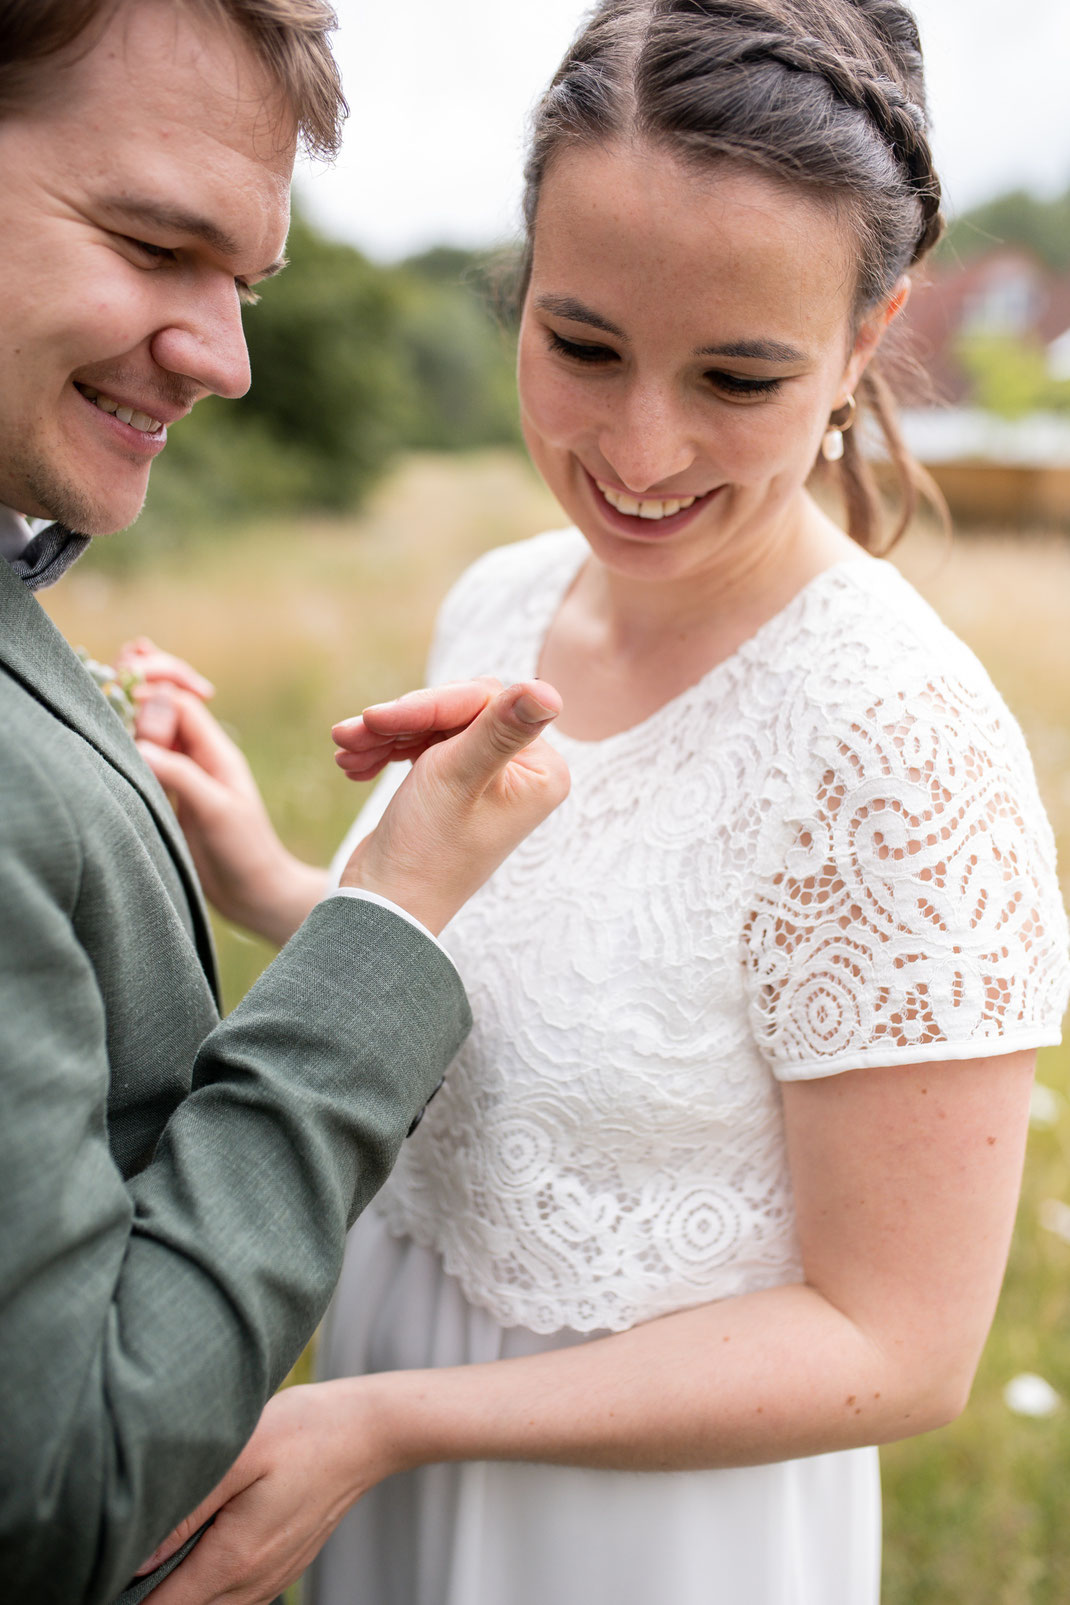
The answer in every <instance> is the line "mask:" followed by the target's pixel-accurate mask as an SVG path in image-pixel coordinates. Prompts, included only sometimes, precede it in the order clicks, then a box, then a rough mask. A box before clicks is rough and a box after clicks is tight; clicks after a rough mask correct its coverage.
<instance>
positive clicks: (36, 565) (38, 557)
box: [8, 524, 89, 591]
mask: <svg viewBox="0 0 1070 1605" xmlns="http://www.w3.org/2000/svg"><path fill="white" fill-rule="evenodd" d="M88 545H89V536H88V535H75V534H74V533H73V532H72V531H71V530H69V529H64V527H63V525H62V524H49V526H48V528H47V529H43V530H41V532H40V534H38V535H35V536H34V538H33V540H32V541H31V542H30V544H29V545H28V546H24V547H23V549H22V551H21V552H20V553H19V554H18V556H17V557H12V558H9V559H8V561H9V562H10V564H11V567H12V568H13V569H14V571H15V573H16V574H17V575H18V577H19V579H20V580H22V582H23V584H24V585H25V586H26V587H27V589H28V590H31V591H43V590H44V589H45V587H46V586H48V585H55V583H56V581H57V580H58V579H59V578H60V576H61V575H62V574H65V573H66V572H67V570H68V569H69V568H70V566H71V564H72V563H73V562H75V561H76V560H77V559H78V558H79V557H81V555H82V553H83V552H84V551H85V549H86V547H87V546H88Z"/></svg>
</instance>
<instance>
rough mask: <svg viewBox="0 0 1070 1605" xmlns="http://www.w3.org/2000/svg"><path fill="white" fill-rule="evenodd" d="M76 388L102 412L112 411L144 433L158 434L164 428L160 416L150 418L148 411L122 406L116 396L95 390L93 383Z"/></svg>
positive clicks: (123, 421) (122, 420)
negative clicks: (136, 410)
mask: <svg viewBox="0 0 1070 1605" xmlns="http://www.w3.org/2000/svg"><path fill="white" fill-rule="evenodd" d="M76 388H77V389H78V390H79V391H80V393H81V394H82V395H83V396H84V397H85V399H86V400H87V401H91V402H92V403H93V405H94V407H99V408H100V410H101V412H110V413H111V414H112V415H113V417H116V418H118V420H119V422H120V423H124V424H130V425H131V426H132V427H133V428H134V429H140V430H141V432H142V434H144V435H158V434H159V433H160V430H161V429H162V428H163V424H162V423H161V422H160V420H159V419H158V418H150V417H149V415H148V413H147V412H135V411H134V409H133V407H120V405H119V403H118V402H117V401H116V400H115V399H114V397H112V396H103V395H101V393H100V391H99V390H94V389H93V388H92V386H91V385H78V386H77V387H76Z"/></svg>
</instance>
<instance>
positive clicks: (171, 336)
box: [150, 282, 252, 401]
mask: <svg viewBox="0 0 1070 1605" xmlns="http://www.w3.org/2000/svg"><path fill="white" fill-rule="evenodd" d="M150 349H151V352H152V358H153V361H154V362H156V363H157V364H158V366H159V367H161V368H165V369H166V370H167V371H168V372H169V373H174V374H178V375H181V376H182V377H183V378H185V379H192V380H193V382H194V384H197V385H200V386H201V387H202V389H204V390H210V391H211V392H212V393H213V395H217V396H225V397H226V398H227V399H228V400H231V401H234V400H236V399H237V397H238V396H244V394H245V392H246V391H247V390H248V388H249V385H250V382H251V377H252V375H251V372H250V369H249V351H248V347H247V346H246V344H245V330H244V329H243V328H242V321H241V303H240V301H239V300H238V293H237V290H236V288H235V286H234V284H233V283H232V282H226V283H222V284H219V285H218V286H213V287H212V288H211V289H210V290H199V291H198V292H197V294H196V299H195V300H194V301H193V302H192V303H191V305H190V307H188V308H186V309H184V312H183V315H182V316H181V317H176V318H175V319H174V320H173V321H172V322H170V323H168V324H166V325H165V326H164V327H163V328H162V329H159V330H158V331H157V333H156V334H155V335H154V336H153V338H152V340H151V342H150Z"/></svg>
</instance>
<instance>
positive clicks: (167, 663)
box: [115, 635, 215, 699]
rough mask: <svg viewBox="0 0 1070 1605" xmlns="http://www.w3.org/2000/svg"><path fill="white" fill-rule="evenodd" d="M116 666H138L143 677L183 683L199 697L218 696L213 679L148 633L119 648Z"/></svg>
mask: <svg viewBox="0 0 1070 1605" xmlns="http://www.w3.org/2000/svg"><path fill="white" fill-rule="evenodd" d="M115 666H116V668H122V669H136V670H137V672H138V674H139V675H140V676H141V678H142V679H143V680H146V681H148V682H150V683H153V682H157V681H162V682H165V683H167V684H169V685H176V686H180V687H181V688H182V690H184V691H189V692H190V693H191V694H192V695H193V696H195V697H201V698H202V699H207V698H209V697H214V696H215V686H214V685H213V684H212V682H211V680H206V679H205V677H204V675H203V674H198V672H197V670H196V669H195V668H194V667H193V666H192V664H190V663H187V662H186V660H185V658H179V657H176V656H175V655H174V653H173V652H163V651H161V649H160V648H159V647H158V646H157V645H156V644H155V642H154V641H150V640H149V638H148V636H147V635H139V636H137V637H136V638H135V639H134V640H133V641H127V642H125V643H124V644H123V645H122V646H121V647H120V648H119V655H118V657H117V658H116V660H115Z"/></svg>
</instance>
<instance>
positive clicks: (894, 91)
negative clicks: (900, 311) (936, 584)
mask: <svg viewBox="0 0 1070 1605" xmlns="http://www.w3.org/2000/svg"><path fill="white" fill-rule="evenodd" d="M618 139H639V140H644V141H647V142H650V143H653V144H655V145H657V146H659V147H660V148H662V149H666V150H669V151H671V152H672V153H673V154H674V155H675V156H677V157H679V158H680V159H681V160H682V161H684V162H687V163H691V164H694V165H695V166H696V167H704V166H706V165H708V164H709V163H711V162H718V161H730V162H733V163H744V164H747V165H749V166H752V167H756V168H758V169H759V170H760V171H762V172H763V173H765V174H767V175H769V176H770V177H771V178H774V179H776V180H778V181H780V182H783V183H785V184H786V185H789V186H792V187H795V188H798V187H800V186H802V187H806V188H808V189H810V190H811V191H812V192H813V193H814V194H815V195H818V196H821V197H823V198H825V199H827V200H828V201H829V202H830V204H832V205H834V206H835V207H836V208H837V209H838V211H839V212H840V214H841V215H842V216H843V217H844V219H845V221H846V222H847V224H848V225H849V226H850V227H851V228H852V229H853V230H854V234H855V238H856V240H857V247H858V249H857V266H858V274H857V286H856V297H855V308H854V312H855V318H856V319H857V320H861V318H862V317H864V315H865V314H866V313H867V312H868V311H869V310H870V309H871V308H873V307H875V306H877V305H879V304H880V303H881V302H882V301H883V300H885V299H886V298H887V297H888V296H889V295H890V294H891V293H892V291H893V289H894V287H895V285H896V283H897V281H898V280H899V279H900V278H901V277H902V275H903V274H904V273H905V272H906V271H907V270H908V269H910V268H913V267H915V266H916V265H917V264H918V263H919V262H920V261H921V260H922V258H923V257H924V256H925V255H926V253H927V252H928V251H929V250H930V249H931V247H932V246H933V245H934V244H935V243H936V241H937V240H938V239H939V237H940V234H941V231H942V227H943V220H942V218H941V214H940V183H939V180H938V178H937V176H936V171H935V169H934V167H933V160H932V152H931V150H930V147H929V139H928V120H927V115H926V109H925V85H924V77H923V71H922V59H921V46H920V42H919V38H918V30H917V24H916V23H915V21H914V18H913V16H912V15H911V13H910V12H909V11H908V10H907V8H906V7H905V6H903V5H900V4H898V0H602V3H601V4H600V5H598V6H597V7H596V8H595V10H594V12H593V14H592V15H591V17H590V18H589V20H588V21H587V23H586V24H585V26H584V27H583V28H582V30H581V31H580V33H579V34H578V36H577V38H576V39H575V41H574V42H573V44H572V47H571V48H570V50H569V51H568V54H567V55H566V56H565V59H564V61H563V62H562V63H561V66H560V67H559V69H558V71H557V74H556V76H555V77H554V79H553V82H552V83H551V85H550V87H549V89H548V90H547V92H546V94H545V96H544V97H543V99H542V101H541V103H540V104H539V106H538V107H537V109H536V111H535V114H534V124H533V132H532V141H531V148H530V154H529V157H528V163H527V167H526V169H525V180H526V185H525V194H524V218H525V223H526V227H527V248H526V253H525V260H524V265H523V268H522V290H526V284H527V279H528V278H529V276H530V272H531V257H532V251H533V246H534V234H535V221H536V215H537V212H538V205H539V192H540V189H541V186H542V182H543V179H544V177H545V175H546V173H547V171H548V169H549V167H550V165H551V163H552V161H553V159H554V157H555V156H556V155H557V153H558V152H559V151H560V150H561V149H563V148H564V147H566V146H576V145H583V144H605V143H608V142H609V141H612V140H618ZM857 400H858V403H859V415H860V422H861V418H862V415H863V414H864V413H865V412H867V411H868V413H869V415H870V416H871V417H872V418H874V419H875V421H876V422H877V424H878V425H879V427H880V429H881V432H882V434H883V436H884V440H885V443H886V447H887V451H888V455H889V458H890V460H891V462H892V464H893V466H894V468H895V471H896V474H897V477H898V480H899V491H900V504H901V505H900V516H899V519H898V521H897V525H896V528H895V529H894V531H893V532H892V535H891V537H890V539H889V540H888V541H887V542H886V543H885V547H887V546H890V545H892V544H894V542H895V541H896V540H897V539H898V538H899V536H900V535H901V534H902V532H903V530H904V529H905V528H906V526H907V524H908V523H909V522H910V519H911V518H912V516H913V514H914V512H915V510H916V507H917V503H918V498H919V492H920V493H923V494H925V495H926V496H927V497H928V498H929V499H930V500H932V501H934V502H935V503H936V505H937V507H938V508H939V507H942V498H941V497H940V494H939V492H938V491H937V490H936V489H935V487H934V486H933V484H932V481H931V480H930V478H929V476H928V475H927V474H926V473H925V470H924V469H923V468H921V466H920V465H919V464H918V463H916V462H915V461H914V460H913V458H912V457H911V456H910V453H909V452H908V450H907V448H906V446H905V444H904V442H903V439H902V435H901V433H900V430H899V426H898V422H897V418H896V407H895V401H894V398H893V394H892V391H891V388H890V386H889V384H888V382H887V380H886V379H884V378H883V376H882V375H881V372H880V369H879V367H878V365H877V364H876V363H871V364H870V367H869V368H868V369H867V371H866V374H865V376H864V377H863V380H862V383H861V385H860V386H859V392H858V397H857ZM860 432H861V431H860V430H858V429H855V430H851V431H850V432H848V433H847V434H846V435H845V436H844V447H845V450H844V455H843V458H842V459H841V462H840V463H839V465H838V470H837V471H838V473H839V475H840V481H841V487H842V491H843V496H844V503H845V507H846V513H847V527H848V533H849V534H850V535H851V536H853V538H854V539H855V540H856V541H858V542H859V543H860V544H861V545H863V546H865V547H867V548H869V549H875V548H876V547H877V546H878V545H879V544H880V531H881V526H882V523H883V516H882V515H883V509H882V505H881V500H880V496H879V494H878V491H877V486H876V483H875V480H874V476H873V471H872V469H871V467H870V465H869V464H868V462H867V461H866V458H865V455H864V453H863V451H862V450H861V447H860V443H859V436H860Z"/></svg>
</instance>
